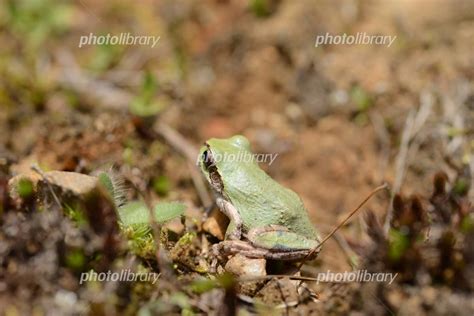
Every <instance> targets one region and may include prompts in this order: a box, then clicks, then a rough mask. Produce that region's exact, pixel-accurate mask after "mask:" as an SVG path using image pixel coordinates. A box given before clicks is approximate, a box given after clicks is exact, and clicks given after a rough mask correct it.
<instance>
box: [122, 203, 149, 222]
mask: <svg viewBox="0 0 474 316" xmlns="http://www.w3.org/2000/svg"><path fill="white" fill-rule="evenodd" d="M119 216H120V219H121V220H122V222H123V223H124V225H125V226H131V225H140V224H149V223H150V212H149V211H148V207H147V206H146V205H145V203H144V202H142V201H132V202H129V203H127V204H125V205H124V206H122V207H121V208H119Z"/></svg>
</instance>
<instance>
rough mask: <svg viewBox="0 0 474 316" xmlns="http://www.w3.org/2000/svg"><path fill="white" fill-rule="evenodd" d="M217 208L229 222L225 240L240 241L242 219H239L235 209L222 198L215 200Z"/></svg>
mask: <svg viewBox="0 0 474 316" xmlns="http://www.w3.org/2000/svg"><path fill="white" fill-rule="evenodd" d="M216 204H217V207H219V209H220V210H221V212H222V213H224V214H225V215H226V216H227V217H228V218H229V220H230V223H229V226H228V227H227V231H226V233H225V235H226V239H231V240H240V238H241V237H242V218H241V217H240V214H239V212H238V211H237V209H236V208H235V207H234V206H233V205H232V203H230V202H229V201H226V200H225V199H223V198H222V197H218V198H217V199H216Z"/></svg>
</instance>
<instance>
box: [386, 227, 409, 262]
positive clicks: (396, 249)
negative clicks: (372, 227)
mask: <svg viewBox="0 0 474 316" xmlns="http://www.w3.org/2000/svg"><path fill="white" fill-rule="evenodd" d="M389 235H390V244H389V250H388V256H389V258H390V259H391V260H393V261H398V260H399V259H400V258H401V257H402V256H403V254H404V253H405V251H406V250H407V249H408V247H409V246H410V242H409V240H408V237H407V236H406V235H405V234H403V233H402V232H401V231H399V230H396V229H391V230H390V233H389Z"/></svg>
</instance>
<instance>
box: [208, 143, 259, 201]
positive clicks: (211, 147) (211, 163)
mask: <svg viewBox="0 0 474 316" xmlns="http://www.w3.org/2000/svg"><path fill="white" fill-rule="evenodd" d="M248 153H251V151H250V143H249V141H248V139H247V138H245V137H244V136H242V135H236V136H232V137H230V138H211V139H209V140H207V141H206V143H205V145H204V146H202V147H201V149H200V151H199V167H200V168H201V171H202V173H203V174H204V176H205V177H206V179H207V180H208V181H209V183H210V184H211V186H212V187H213V188H214V189H215V190H216V191H217V192H221V191H222V188H223V184H222V174H221V173H222V170H226V169H227V168H233V167H234V166H235V165H238V162H237V161H236V160H235V158H236V157H242V155H243V154H248Z"/></svg>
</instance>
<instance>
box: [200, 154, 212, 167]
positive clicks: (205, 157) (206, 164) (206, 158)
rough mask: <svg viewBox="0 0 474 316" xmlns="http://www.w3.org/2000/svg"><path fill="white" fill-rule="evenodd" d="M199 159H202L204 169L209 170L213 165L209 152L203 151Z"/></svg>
mask: <svg viewBox="0 0 474 316" xmlns="http://www.w3.org/2000/svg"><path fill="white" fill-rule="evenodd" d="M201 159H202V163H203V165H204V167H205V168H206V169H209V167H211V166H212V165H213V164H214V163H213V160H212V155H211V153H210V152H209V150H205V151H203V153H202V156H201Z"/></svg>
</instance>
